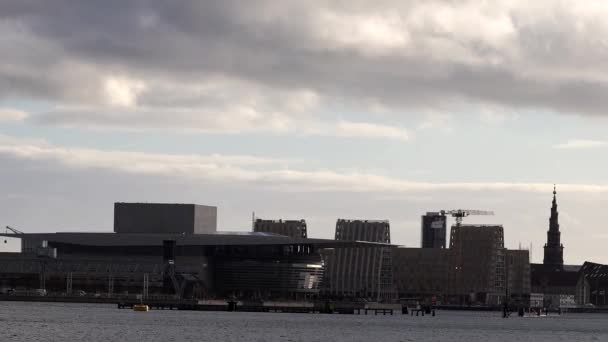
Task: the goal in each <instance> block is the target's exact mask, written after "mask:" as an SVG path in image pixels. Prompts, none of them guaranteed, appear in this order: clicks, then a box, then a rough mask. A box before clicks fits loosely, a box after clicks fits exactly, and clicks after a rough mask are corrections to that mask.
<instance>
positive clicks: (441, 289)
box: [392, 247, 450, 303]
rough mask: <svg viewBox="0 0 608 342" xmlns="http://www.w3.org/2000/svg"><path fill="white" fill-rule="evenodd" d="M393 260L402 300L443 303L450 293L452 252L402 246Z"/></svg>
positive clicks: (398, 291)
mask: <svg viewBox="0 0 608 342" xmlns="http://www.w3.org/2000/svg"><path fill="white" fill-rule="evenodd" d="M392 258H393V277H394V279H395V285H396V287H397V293H398V295H399V298H419V299H422V300H425V301H427V302H428V301H430V300H431V298H433V297H435V298H436V299H437V301H438V303H441V302H442V301H443V298H444V297H445V295H446V294H447V290H448V267H449V264H450V250H449V249H443V248H405V247H399V248H394V249H393V250H392Z"/></svg>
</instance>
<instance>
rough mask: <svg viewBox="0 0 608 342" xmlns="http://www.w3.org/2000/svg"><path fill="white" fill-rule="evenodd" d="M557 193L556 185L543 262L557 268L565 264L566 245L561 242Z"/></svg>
mask: <svg viewBox="0 0 608 342" xmlns="http://www.w3.org/2000/svg"><path fill="white" fill-rule="evenodd" d="M556 194H557V192H556V190H555V187H553V202H552V205H551V216H550V217H549V230H548V231H547V243H546V244H545V246H544V250H545V257H544V259H543V264H544V265H546V266H550V267H553V268H555V269H561V268H563V266H564V245H562V244H561V233H560V231H559V221H558V215H559V213H558V212H557V199H556Z"/></svg>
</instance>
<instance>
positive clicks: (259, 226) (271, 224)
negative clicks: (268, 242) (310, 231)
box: [253, 219, 307, 239]
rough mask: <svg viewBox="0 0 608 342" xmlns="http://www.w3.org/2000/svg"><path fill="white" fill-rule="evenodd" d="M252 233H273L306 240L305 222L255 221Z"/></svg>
mask: <svg viewBox="0 0 608 342" xmlns="http://www.w3.org/2000/svg"><path fill="white" fill-rule="evenodd" d="M253 231H254V232H257V233H273V234H279V235H285V236H290V237H293V238H302V239H306V237H307V232H306V221H305V220H262V219H256V220H255V222H254V224H253Z"/></svg>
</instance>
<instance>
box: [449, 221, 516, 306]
mask: <svg viewBox="0 0 608 342" xmlns="http://www.w3.org/2000/svg"><path fill="white" fill-rule="evenodd" d="M450 250H451V258H450V269H449V273H448V277H449V281H448V294H449V295H450V296H451V301H453V302H455V303H456V304H473V303H479V304H489V305H496V304H500V303H501V302H502V300H503V298H504V296H505V293H506V292H505V254H506V250H505V248H504V231H503V227H502V226H500V225H464V224H460V225H459V224H456V225H453V226H452V229H451V232H450Z"/></svg>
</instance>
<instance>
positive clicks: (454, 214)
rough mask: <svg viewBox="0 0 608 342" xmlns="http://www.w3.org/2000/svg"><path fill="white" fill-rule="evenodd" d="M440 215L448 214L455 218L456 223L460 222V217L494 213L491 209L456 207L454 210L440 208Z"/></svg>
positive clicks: (459, 223) (458, 224)
mask: <svg viewBox="0 0 608 342" xmlns="http://www.w3.org/2000/svg"><path fill="white" fill-rule="evenodd" d="M440 213H441V215H450V216H452V217H453V218H455V219H456V225H457V226H460V225H461V224H462V218H463V217H467V216H469V215H494V212H493V211H487V210H468V209H456V210H441V211H440Z"/></svg>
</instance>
